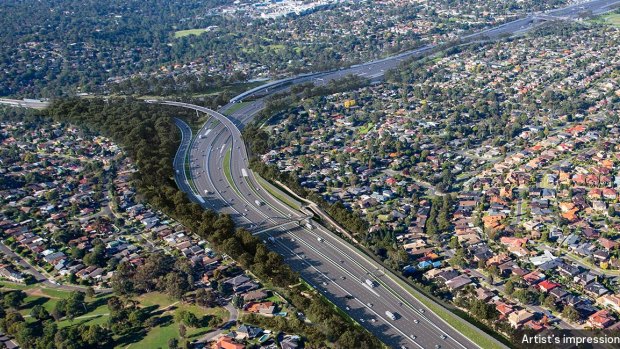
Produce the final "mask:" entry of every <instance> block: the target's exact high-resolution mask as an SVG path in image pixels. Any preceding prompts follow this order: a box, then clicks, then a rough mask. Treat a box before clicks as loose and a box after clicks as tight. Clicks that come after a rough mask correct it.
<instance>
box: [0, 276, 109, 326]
mask: <svg viewBox="0 0 620 349" xmlns="http://www.w3.org/2000/svg"><path fill="white" fill-rule="evenodd" d="M0 287H1V288H2V289H3V290H22V291H24V292H26V294H27V295H28V296H27V297H26V299H25V300H24V302H23V304H22V306H21V307H20V309H19V313H20V314H22V315H23V316H24V317H25V318H26V319H28V320H29V319H31V318H30V311H31V310H32V308H33V307H34V306H35V305H41V306H43V308H45V310H47V311H48V312H49V313H51V312H52V310H53V309H54V307H56V304H57V303H58V301H59V300H61V299H65V298H68V297H69V294H70V292H68V291H63V290H59V289H52V288H46V287H41V286H40V285H38V284H34V285H21V284H14V283H10V282H0ZM109 297H110V296H109V295H105V296H98V297H94V298H88V297H87V299H86V302H87V306H88V312H87V313H86V314H84V315H80V316H78V317H76V318H75V319H73V321H70V320H61V321H59V322H58V327H66V326H71V325H76V324H89V325H94V324H101V325H103V324H105V323H106V322H107V320H108V319H107V317H108V306H107V299H108V298H109Z"/></svg>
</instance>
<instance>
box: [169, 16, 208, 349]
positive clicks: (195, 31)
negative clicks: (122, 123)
mask: <svg viewBox="0 0 620 349" xmlns="http://www.w3.org/2000/svg"><path fill="white" fill-rule="evenodd" d="M207 30H208V29H206V28H199V29H187V30H178V31H176V32H174V38H175V39H178V38H182V37H185V36H190V35H200V34H202V33H205V32H206V31H207ZM166 345H167V344H166Z"/></svg>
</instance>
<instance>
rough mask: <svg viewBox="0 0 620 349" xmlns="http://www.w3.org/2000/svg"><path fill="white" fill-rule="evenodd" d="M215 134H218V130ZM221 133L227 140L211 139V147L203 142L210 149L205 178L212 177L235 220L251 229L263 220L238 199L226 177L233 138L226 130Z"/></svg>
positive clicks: (215, 189) (215, 187)
mask: <svg viewBox="0 0 620 349" xmlns="http://www.w3.org/2000/svg"><path fill="white" fill-rule="evenodd" d="M215 132H217V130H216V131H215ZM221 132H222V133H223V134H226V135H227V138H226V139H224V138H222V137H218V138H210V139H209V141H211V142H212V143H211V144H209V145H207V144H206V142H203V144H204V145H206V146H207V147H208V148H207V154H206V162H207V164H208V165H207V166H206V174H205V176H210V178H211V181H212V185H213V189H214V192H218V193H219V195H221V196H222V197H223V198H224V199H225V201H226V204H227V205H229V208H230V211H232V212H231V213H232V218H233V220H234V221H235V222H238V223H242V224H243V225H244V226H245V227H250V226H252V225H254V222H256V221H260V220H262V218H261V216H260V215H258V214H257V213H256V212H253V211H250V210H248V208H247V206H245V203H244V202H243V201H242V200H241V199H240V198H239V197H238V195H237V193H236V192H235V191H234V189H233V188H232V187H231V185H230V184H229V183H228V180H227V178H226V176H225V175H224V172H223V171H224V170H223V166H224V162H223V159H224V156H225V153H226V152H227V151H228V149H229V147H230V145H229V144H231V142H230V140H231V136H230V133H229V132H228V130H226V129H222V130H221ZM212 133H213V132H212ZM202 146H203V145H202V144H201V145H199V147H202ZM232 163H233V160H232V159H231V164H232ZM231 174H232V173H231ZM246 210H247V211H246Z"/></svg>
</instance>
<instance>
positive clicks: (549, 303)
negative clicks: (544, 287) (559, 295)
mask: <svg viewBox="0 0 620 349" xmlns="http://www.w3.org/2000/svg"><path fill="white" fill-rule="evenodd" d="M543 305H544V306H545V307H547V308H548V309H550V310H552V311H556V310H557V306H556V305H555V298H554V297H553V296H552V295H548V296H547V297H545V299H544V301H543Z"/></svg>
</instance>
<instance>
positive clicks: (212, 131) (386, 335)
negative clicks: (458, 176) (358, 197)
mask: <svg viewBox="0 0 620 349" xmlns="http://www.w3.org/2000/svg"><path fill="white" fill-rule="evenodd" d="M618 2H619V1H618V0H616V1H611V0H599V1H592V2H589V3H585V4H580V5H574V6H570V7H567V8H565V9H559V10H555V11H549V12H547V13H546V14H532V15H530V16H528V17H525V18H523V19H519V20H516V21H513V22H510V23H507V24H504V25H502V26H499V27H496V28H492V29H489V30H485V31H483V32H481V33H477V34H472V35H469V36H468V37H467V39H468V40H469V41H472V40H473V41H475V40H487V39H493V38H498V37H502V36H505V35H511V34H513V33H518V34H521V33H523V32H526V31H528V30H531V29H533V28H535V27H537V26H538V25H539V23H540V21H539V20H537V18H540V17H541V16H543V17H544V16H546V17H545V18H544V20H549V18H557V17H562V18H563V19H573V18H577V17H578V15H579V13H581V12H583V11H584V10H591V11H592V12H593V13H600V12H605V11H606V10H608V9H609V8H610V7H609V6H611V5H612V4H617V3H618ZM432 52H433V47H432V46H427V47H423V48H420V49H417V50H413V51H409V52H406V53H403V54H400V55H397V56H394V57H391V58H388V59H382V60H379V61H374V62H370V63H367V64H363V65H358V66H353V67H350V68H347V69H341V70H338V71H332V72H327V73H317V74H306V75H304V76H301V77H294V78H291V79H286V80H283V81H286V83H276V84H273V83H272V84H267V85H265V86H263V87H259V88H257V89H253V90H252V91H250V92H249V93H244V94H242V95H240V96H238V97H237V98H235V99H233V101H234V102H237V101H240V100H242V99H245V98H248V97H258V96H262V97H265V96H268V95H270V94H273V93H275V92H278V91H282V90H285V89H287V88H289V87H290V86H291V85H292V84H299V83H304V82H312V83H314V84H316V85H321V84H325V83H327V82H328V81H330V80H336V79H339V78H342V77H344V76H346V75H349V74H354V75H358V76H362V77H366V78H369V79H371V80H376V79H380V78H382V77H383V75H384V73H385V72H386V71H387V70H389V69H393V68H395V67H397V66H398V65H399V64H400V63H401V62H402V61H403V60H406V59H408V58H411V57H414V56H422V55H427V54H430V53H432ZM162 103H163V104H168V105H174V106H178V107H183V108H190V109H194V110H197V111H199V112H203V113H206V114H208V115H210V116H211V117H210V118H209V119H208V121H207V122H206V123H205V124H204V126H203V127H202V128H201V129H200V130H199V131H198V133H197V135H196V137H193V138H192V136H191V130H189V127H187V125H185V126H183V125H182V124H179V123H178V122H177V125H178V126H179V127H180V128H181V130H182V132H183V133H184V135H183V144H184V145H185V146H184V147H185V149H186V151H187V152H189V154H188V155H189V156H188V158H189V161H190V171H189V172H190V176H191V180H192V182H193V187H192V188H190V186H189V184H188V182H187V181H186V180H185V179H184V178H183V177H184V176H185V173H184V163H183V162H177V161H175V169H176V170H177V174H176V177H177V181H181V182H182V181H185V184H181V187H182V189H184V190H185V191H186V192H188V193H192V195H190V196H192V197H193V200H195V201H197V202H199V203H200V204H202V205H203V206H204V207H205V208H209V209H212V210H216V211H218V212H223V213H228V214H230V215H231V216H232V217H233V219H234V220H235V222H236V223H237V224H238V225H239V226H242V227H245V228H247V229H249V230H250V231H253V232H259V233H258V236H259V237H260V238H262V239H263V241H265V243H266V244H267V245H268V246H269V247H270V248H271V249H272V250H274V251H276V252H278V253H280V254H281V255H282V256H283V257H284V260H285V261H286V262H287V263H288V264H289V265H290V266H291V267H292V268H293V269H294V270H296V271H297V272H299V273H300V275H301V276H302V277H303V278H304V280H306V281H307V282H308V283H310V284H311V285H312V286H313V287H315V288H316V289H317V290H319V291H320V292H322V293H323V294H324V295H325V296H326V297H327V298H328V299H329V300H330V301H331V302H333V303H334V304H336V305H337V306H338V307H340V308H341V309H342V310H344V311H345V312H347V313H348V314H349V315H350V316H351V317H352V318H354V319H355V320H357V321H358V322H359V323H360V324H361V325H362V326H364V327H366V328H367V329H368V330H369V331H371V332H372V333H373V334H375V335H376V336H377V337H378V338H379V339H381V340H382V341H383V342H384V343H386V344H388V345H389V346H391V347H395V348H402V347H407V348H476V347H478V345H477V344H475V343H474V342H472V341H471V340H470V339H468V338H466V337H465V336H463V335H462V334H461V333H459V331H457V330H455V329H454V328H453V327H452V326H451V325H449V324H448V323H446V322H445V321H444V320H443V319H442V318H440V317H439V316H437V315H436V314H434V313H433V312H432V311H430V309H428V308H426V307H425V306H424V305H423V304H422V303H421V302H420V301H419V300H418V299H417V298H416V297H414V296H413V295H412V294H411V293H410V292H411V290H407V289H404V288H403V286H401V284H400V283H399V282H397V281H395V280H396V277H395V276H393V275H391V274H390V273H389V272H386V271H383V270H382V268H381V267H380V266H379V265H378V264H377V263H376V262H374V261H373V260H372V259H370V258H369V257H367V256H365V255H363V254H362V253H360V252H359V251H358V250H357V249H356V248H354V247H352V246H350V245H349V244H348V243H347V242H345V241H344V240H342V239H340V238H338V237H337V236H335V235H334V234H333V233H331V232H330V231H329V230H328V229H326V228H324V227H322V226H320V225H318V224H317V223H315V222H312V223H311V225H306V224H305V222H307V220H305V218H306V217H307V212H300V211H298V210H295V209H292V208H290V207H288V206H287V205H286V204H284V203H282V202H280V201H279V200H278V199H276V198H274V197H272V196H271V195H270V194H269V193H268V192H266V191H265V190H264V189H263V188H262V187H261V186H260V185H259V184H258V182H257V180H256V178H255V177H254V174H253V173H252V171H250V170H249V164H248V155H247V151H246V148H245V145H244V143H243V140H242V138H241V133H240V131H239V130H240V129H242V128H243V127H244V126H245V125H247V124H248V123H249V122H251V121H252V119H253V117H254V116H255V115H256V114H257V113H258V112H259V111H260V110H262V108H263V106H264V100H263V98H258V99H257V100H254V101H251V102H249V103H247V104H245V105H243V107H241V108H239V109H237V110H236V111H234V112H232V113H227V112H226V111H227V110H228V109H229V108H230V107H231V105H232V104H228V105H226V106H224V107H223V108H221V109H220V111H221V113H220V112H216V111H213V110H210V109H208V108H204V107H200V106H196V105H191V104H186V103H181V102H162ZM223 114H227V115H226V116H225V115H223ZM188 132H189V134H188ZM187 139H191V142H189V144H188V142H187ZM182 148H183V147H182ZM186 151H185V150H181V148H180V153H181V154H177V155H178V156H177V157H181V156H182V157H183V158H185V156H186ZM227 154H228V155H227ZM226 166H228V168H226ZM269 227H276V228H274V229H266V228H269ZM366 279H370V280H372V281H374V282H375V283H376V286H375V287H371V286H368V285H367V284H366V282H365V281H366ZM417 297H423V296H421V295H419V294H418V295H417ZM386 311H391V312H393V313H395V314H397V318H396V320H391V319H389V317H388V316H387V315H386V313H385V312H386ZM471 328H472V330H474V331H478V332H479V333H480V336H487V337H488V335H486V334H484V333H483V332H481V331H479V330H477V329H475V328H473V326H471ZM488 339H489V340H492V341H493V339H491V338H490V337H489V338H488ZM496 344H497V345H498V346H500V347H501V346H502V345H501V344H499V343H497V342H496Z"/></svg>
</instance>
